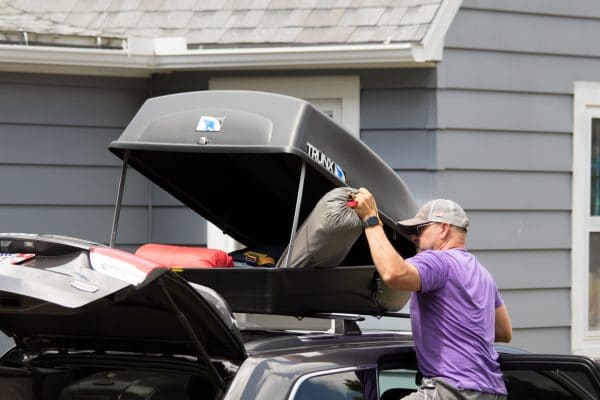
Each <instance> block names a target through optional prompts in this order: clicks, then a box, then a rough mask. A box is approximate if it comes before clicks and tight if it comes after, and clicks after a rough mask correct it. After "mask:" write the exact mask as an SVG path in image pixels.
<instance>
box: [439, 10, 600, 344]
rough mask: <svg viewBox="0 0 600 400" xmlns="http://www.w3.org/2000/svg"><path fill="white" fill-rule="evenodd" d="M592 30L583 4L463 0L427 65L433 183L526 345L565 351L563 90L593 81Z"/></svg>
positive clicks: (567, 139)
mask: <svg viewBox="0 0 600 400" xmlns="http://www.w3.org/2000/svg"><path fill="white" fill-rule="evenodd" d="M599 27H600V7H599V6H598V3H597V2H594V1H576V2H559V1H550V2H548V1H527V2H522V1H503V2H496V1H478V0H466V1H465V2H464V3H463V5H462V8H461V9H460V11H459V13H458V14H457V16H456V19H455V21H454V23H453V24H452V26H451V28H450V30H449V32H448V34H447V37H446V47H445V50H444V58H443V62H442V63H440V65H439V67H438V68H437V87H438V90H437V122H438V123H437V127H436V135H437V147H436V151H437V154H436V157H435V158H436V163H437V168H436V170H437V171H438V173H437V174H436V175H437V179H438V180H437V182H435V184H436V187H437V188H438V191H439V194H440V195H446V194H447V196H448V197H453V198H455V199H457V200H458V201H459V202H462V203H463V204H464V205H465V207H466V208H467V209H468V211H469V212H470V214H471V217H472V222H473V230H472V237H471V239H470V247H471V249H473V250H474V252H475V253H476V254H477V255H478V256H479V257H480V258H481V260H482V261H483V262H484V263H485V264H486V265H487V266H488V268H489V269H490V271H491V272H492V274H493V275H494V276H495V278H496V280H497V282H498V284H499V286H500V288H501V289H502V295H503V297H504V299H505V301H506V304H507V306H508V308H509V311H510V314H511V317H512V322H513V325H514V328H515V337H514V340H513V343H514V345H516V346H518V347H523V348H525V349H527V350H530V351H536V352H538V351H539V352H561V353H568V352H570V350H571V337H570V335H571V332H570V326H571V317H572V316H571V299H570V293H571V259H570V249H571V246H572V244H571V207H572V194H571V190H572V180H571V174H572V151H573V150H572V130H573V88H574V82H575V81H579V80H585V81H600V43H599V42H598V41H597V40H596V39H595V38H596V37H597V32H598V28H599Z"/></svg>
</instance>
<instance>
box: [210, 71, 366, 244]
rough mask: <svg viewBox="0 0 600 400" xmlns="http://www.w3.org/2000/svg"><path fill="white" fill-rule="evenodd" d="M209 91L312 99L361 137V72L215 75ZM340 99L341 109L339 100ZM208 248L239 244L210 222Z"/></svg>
mask: <svg viewBox="0 0 600 400" xmlns="http://www.w3.org/2000/svg"><path fill="white" fill-rule="evenodd" d="M208 88H209V89H210V90H258V91H263V92H272V93H279V94H284V95H287V96H293V97H298V98H302V99H305V100H307V101H310V102H313V103H314V104H315V106H317V108H319V109H322V108H323V107H324V108H325V109H327V108H328V107H331V108H332V109H333V110H334V113H340V114H341V115H339V118H337V116H335V117H334V119H335V120H337V122H338V123H340V124H341V125H342V126H343V127H344V128H346V129H347V130H348V131H349V132H350V133H352V134H353V135H354V136H356V137H360V78H359V76H358V75H332V76H281V77H213V78H210V80H209V82H208ZM340 101H341V108H340V107H339V103H340ZM206 231H207V232H206V233H207V239H206V241H207V247H211V248H219V249H223V250H225V251H232V250H235V249H237V248H239V245H238V244H237V243H236V242H235V241H234V240H233V239H231V238H230V237H229V236H226V235H223V233H222V232H221V230H220V229H219V228H217V227H216V226H214V225H213V224H211V223H207V229H206Z"/></svg>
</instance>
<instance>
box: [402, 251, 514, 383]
mask: <svg viewBox="0 0 600 400" xmlns="http://www.w3.org/2000/svg"><path fill="white" fill-rule="evenodd" d="M406 261H408V262H409V263H411V264H412V265H414V266H415V267H416V268H417V270H418V271H419V275H420V277H421V291H420V292H416V293H413V295H412V297H411V301H410V315H411V325H412V330H413V335H414V341H415V348H416V352H417V361H418V363H419V369H420V370H421V372H422V373H423V376H425V377H427V378H434V377H440V378H444V379H445V380H446V381H447V382H448V383H450V384H452V385H454V386H456V387H458V388H460V389H468V390H477V391H481V392H487V393H494V394H506V386H505V385H504V381H503V379H502V372H501V371H500V367H499V365H498V362H497V360H498V353H496V350H495V348H494V336H495V309H496V308H497V307H499V306H501V305H502V304H503V301H502V298H501V297H500V294H499V293H498V288H497V287H496V283H495V282H494V279H493V278H492V276H491V275H490V273H489V272H488V271H487V270H486V269H485V268H484V267H483V266H482V265H481V264H480V263H479V261H477V258H475V256H474V255H472V254H471V253H469V252H467V251H466V250H464V249H451V250H434V251H423V252H421V253H419V254H417V255H416V256H414V257H412V258H409V259H407V260H406Z"/></svg>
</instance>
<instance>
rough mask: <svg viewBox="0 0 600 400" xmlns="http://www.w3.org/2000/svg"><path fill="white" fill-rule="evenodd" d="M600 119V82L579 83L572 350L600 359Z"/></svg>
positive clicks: (575, 104) (575, 136)
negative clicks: (593, 278)
mask: <svg viewBox="0 0 600 400" xmlns="http://www.w3.org/2000/svg"><path fill="white" fill-rule="evenodd" d="M596 118H598V119H600V82H576V83H575V93H574V101H573V192H572V193H573V205H572V209H573V213H572V226H571V231H572V251H571V265H572V275H571V316H572V317H571V318H572V326H571V351H572V352H573V353H574V354H585V355H588V356H591V357H600V331H589V330H588V302H589V300H588V299H589V234H590V232H600V217H591V216H590V193H591V187H590V179H591V169H590V168H591V161H590V155H591V129H592V119H596Z"/></svg>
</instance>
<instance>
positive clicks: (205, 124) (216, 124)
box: [196, 115, 225, 132]
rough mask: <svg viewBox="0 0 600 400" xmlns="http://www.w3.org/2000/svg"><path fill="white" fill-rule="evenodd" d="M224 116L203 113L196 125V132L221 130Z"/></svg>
mask: <svg viewBox="0 0 600 400" xmlns="http://www.w3.org/2000/svg"><path fill="white" fill-rule="evenodd" d="M224 120H225V117H214V116H210V115H203V116H201V117H200V120H199V121H198V125H196V132H221V128H222V127H223V121H224Z"/></svg>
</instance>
